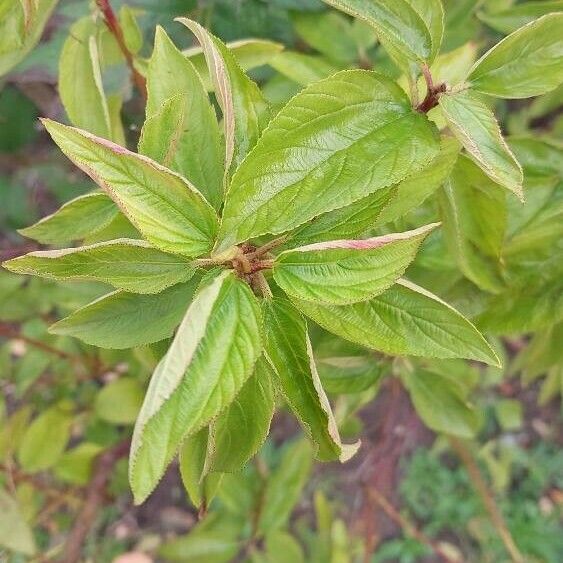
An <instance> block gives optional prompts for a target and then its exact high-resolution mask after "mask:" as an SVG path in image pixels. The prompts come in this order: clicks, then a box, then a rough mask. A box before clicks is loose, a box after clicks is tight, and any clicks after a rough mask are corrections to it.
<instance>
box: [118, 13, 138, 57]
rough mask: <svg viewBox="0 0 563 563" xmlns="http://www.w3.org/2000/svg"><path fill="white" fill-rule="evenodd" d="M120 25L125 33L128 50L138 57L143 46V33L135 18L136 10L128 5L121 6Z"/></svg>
mask: <svg viewBox="0 0 563 563" xmlns="http://www.w3.org/2000/svg"><path fill="white" fill-rule="evenodd" d="M119 23H120V24H121V29H122V31H123V39H124V40H125V45H126V46H127V49H129V51H130V52H131V53H133V54H134V55H136V54H137V53H138V52H139V51H140V50H141V48H142V46H143V32H142V31H141V29H140V27H139V22H138V21H137V18H136V16H135V10H134V9H132V8H130V7H129V6H127V5H124V6H121V8H120V10H119Z"/></svg>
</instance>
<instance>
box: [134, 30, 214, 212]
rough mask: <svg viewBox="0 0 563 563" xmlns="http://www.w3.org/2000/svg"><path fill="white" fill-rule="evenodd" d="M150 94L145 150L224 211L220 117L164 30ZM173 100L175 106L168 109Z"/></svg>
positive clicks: (149, 74)
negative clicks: (220, 206)
mask: <svg viewBox="0 0 563 563" xmlns="http://www.w3.org/2000/svg"><path fill="white" fill-rule="evenodd" d="M147 95H148V99H147V109H146V112H147V120H148V126H147V124H145V126H144V127H143V132H142V135H141V141H140V143H139V152H141V153H143V154H146V155H147V156H149V157H151V158H153V159H154V160H156V161H157V162H159V163H160V164H163V165H164V166H166V167H168V168H170V169H171V170H174V171H175V172H178V173H180V174H182V176H184V177H185V178H187V179H188V180H189V181H190V182H191V183H192V184H193V185H194V186H195V187H196V188H197V189H198V190H199V191H200V192H201V193H202V194H203V195H204V196H205V197H206V198H207V200H208V201H209V202H210V203H211V204H213V206H214V207H216V208H218V207H219V205H220V204H221V200H222V196H223V168H224V163H223V158H224V157H223V152H224V148H223V146H222V141H221V132H220V129H219V124H218V123H217V116H216V114H215V110H214V109H213V106H212V105H211V103H210V101H209V97H208V96H207V91H206V90H205V88H204V86H203V83H202V81H201V78H200V76H199V75H198V73H197V71H196V69H195V68H194V66H193V65H192V63H191V62H190V60H189V59H188V58H187V57H185V56H184V55H183V54H182V53H181V52H180V51H179V50H178V49H177V48H176V47H175V46H174V44H173V43H172V41H171V40H170V38H169V37H168V36H167V35H166V32H165V31H164V30H163V29H162V27H160V26H158V27H157V28H156V35H155V43H154V51H153V54H152V57H151V59H150V62H149V66H148V71H147ZM170 98H174V99H175V103H173V104H172V105H170V104H169V105H168V106H167V105H166V103H167V102H169V100H170ZM147 149H148V150H147Z"/></svg>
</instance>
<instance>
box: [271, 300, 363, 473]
mask: <svg viewBox="0 0 563 563" xmlns="http://www.w3.org/2000/svg"><path fill="white" fill-rule="evenodd" d="M264 331H265V344H264V346H265V356H266V359H267V360H268V361H269V362H270V364H271V366H272V367H273V369H274V373H275V378H274V379H275V382H276V386H277V387H279V388H280V390H281V392H282V393H283V396H284V397H285V399H286V401H287V403H288V405H289V407H290V408H291V410H292V411H293V412H294V414H295V415H296V416H297V418H298V419H299V421H300V422H301V424H302V426H303V428H304V430H305V432H306V434H307V435H308V436H309V438H310V439H311V441H312V442H313V443H314V444H315V450H316V451H315V455H316V457H317V458H318V459H320V460H321V461H329V460H334V459H340V461H342V462H344V461H347V460H348V459H350V458H351V457H352V456H353V455H354V454H355V453H356V451H357V449H358V447H359V443H358V444H351V445H344V444H342V442H341V441H340V435H339V433H338V427H337V426H336V421H335V419H334V415H333V414H332V409H331V406H330V403H329V402H328V398H327V396H326V393H325V392H324V390H323V388H322V385H321V381H320V379H319V376H318V374H317V368H316V366H315V362H314V359H313V352H312V349H311V343H310V341H309V336H308V334H307V325H306V323H305V319H304V318H303V317H302V315H301V314H300V313H299V311H297V309H295V307H294V306H293V305H292V304H291V303H290V302H289V301H287V300H286V299H278V298H276V299H270V300H266V301H264Z"/></svg>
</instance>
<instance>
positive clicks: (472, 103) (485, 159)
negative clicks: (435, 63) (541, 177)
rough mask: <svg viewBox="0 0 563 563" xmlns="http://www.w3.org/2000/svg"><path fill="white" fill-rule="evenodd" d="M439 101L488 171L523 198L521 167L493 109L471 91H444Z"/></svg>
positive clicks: (449, 121)
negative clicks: (452, 92) (504, 137)
mask: <svg viewBox="0 0 563 563" xmlns="http://www.w3.org/2000/svg"><path fill="white" fill-rule="evenodd" d="M439 103H440V107H441V109H442V112H443V113H444V116H445V118H446V120H447V122H448V124H449V126H450V127H451V129H452V131H453V133H454V134H455V136H456V137H457V138H458V139H459V141H460V142H461V144H462V145H463V146H464V147H465V150H466V151H467V152H468V153H469V154H470V155H471V157H472V158H473V159H474V160H475V162H476V163H477V164H478V165H479V166H480V167H481V168H482V170H483V171H484V172H485V174H487V176H489V178H491V179H492V180H494V181H495V182H496V183H497V184H500V185H501V186H503V187H504V188H506V189H508V190H510V191H511V192H513V193H514V194H516V196H518V198H519V199H521V200H524V192H523V190H522V182H523V179H524V178H523V174H522V168H521V167H520V164H518V161H517V160H516V158H514V155H513V154H512V152H511V151H510V148H509V147H508V145H507V144H506V142H505V140H504V139H503V137H502V133H501V131H500V127H499V125H498V123H497V120H496V119H495V116H494V115H493V112H492V111H491V110H490V109H489V108H488V107H487V106H486V105H485V104H484V103H483V102H481V101H480V100H479V99H478V98H477V97H476V96H475V95H474V94H473V93H472V92H470V91H464V92H457V93H455V94H443V95H442V96H440V102H439Z"/></svg>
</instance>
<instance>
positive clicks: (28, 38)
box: [0, 0, 57, 76]
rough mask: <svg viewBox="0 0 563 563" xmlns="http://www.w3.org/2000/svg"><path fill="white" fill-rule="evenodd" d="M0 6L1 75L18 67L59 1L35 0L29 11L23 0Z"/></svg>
mask: <svg viewBox="0 0 563 563" xmlns="http://www.w3.org/2000/svg"><path fill="white" fill-rule="evenodd" d="M3 4H4V5H3V6H1V7H0V11H1V12H2V13H1V14H0V16H1V17H0V76H3V75H4V74H6V73H7V72H9V71H10V70H12V68H13V67H14V66H16V65H17V64H18V63H19V62H20V61H21V60H22V59H23V58H24V57H25V56H26V55H27V54H28V53H29V51H31V50H32V49H33V48H34V47H35V45H37V43H38V42H39V39H40V38H41V34H42V33H43V30H44V28H45V24H46V23H47V21H48V19H49V18H50V17H51V14H52V13H53V10H54V9H55V6H56V5H57V0H36V1H35V2H34V9H33V11H32V12H31V13H28V14H26V13H25V10H24V9H23V5H22V3H21V2H16V1H13V0H5V1H4V2H3Z"/></svg>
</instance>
